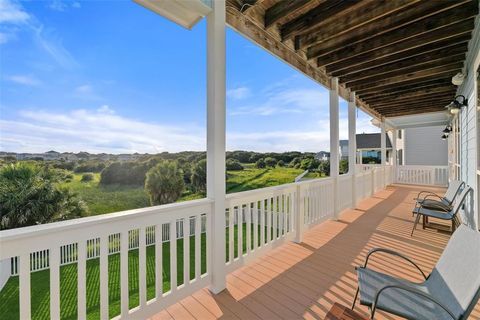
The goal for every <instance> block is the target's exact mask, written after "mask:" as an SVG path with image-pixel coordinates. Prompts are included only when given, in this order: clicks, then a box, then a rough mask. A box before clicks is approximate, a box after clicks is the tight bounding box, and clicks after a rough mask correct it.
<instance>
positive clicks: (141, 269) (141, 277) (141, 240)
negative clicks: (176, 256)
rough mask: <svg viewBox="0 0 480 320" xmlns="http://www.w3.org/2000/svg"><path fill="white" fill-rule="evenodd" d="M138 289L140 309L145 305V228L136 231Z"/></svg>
mask: <svg viewBox="0 0 480 320" xmlns="http://www.w3.org/2000/svg"><path fill="white" fill-rule="evenodd" d="M138 281H139V284H138V289H139V290H140V308H143V307H145V305H146V304H147V244H146V241H145V227H141V228H140V229H139V230H138Z"/></svg>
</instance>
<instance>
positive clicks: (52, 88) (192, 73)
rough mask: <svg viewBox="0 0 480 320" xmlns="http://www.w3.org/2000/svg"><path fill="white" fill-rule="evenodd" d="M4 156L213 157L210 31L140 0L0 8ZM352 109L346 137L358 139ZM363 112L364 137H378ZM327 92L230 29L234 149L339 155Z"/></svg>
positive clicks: (230, 142) (360, 128)
mask: <svg viewBox="0 0 480 320" xmlns="http://www.w3.org/2000/svg"><path fill="white" fill-rule="evenodd" d="M0 50H1V51H0V150H2V151H17V152H43V151H47V150H50V149H54V150H58V151H61V152H63V151H73V152H78V151H82V150H83V151H89V152H93V153H98V152H109V153H125V152H141V153H144V152H148V153H156V152H162V151H180V150H205V144H206V129H205V126H206V24H205V21H202V22H200V23H199V24H198V25H197V26H195V27H194V28H193V30H192V31H188V30H186V29H183V28H181V27H179V26H177V25H175V24H174V23H172V22H170V21H168V20H166V19H164V18H162V17H160V16H158V15H156V14H154V13H152V12H150V11H148V10H146V9H145V8H143V7H141V6H139V5H137V4H135V3H134V2H132V1H121V2H111V1H25V2H14V1H11V0H0ZM346 116H347V115H346V103H345V102H344V101H341V115H340V128H341V133H340V136H341V138H346V136H347V120H346ZM369 120H370V117H369V116H367V115H366V114H364V113H363V112H359V116H358V120H357V121H358V124H357V132H377V131H378V129H377V128H375V127H373V126H371V125H370V124H369ZM328 121H329V120H328V91H327V90H326V89H325V88H323V87H322V86H320V85H319V84H317V83H315V82H313V81H311V80H310V79H308V78H307V77H305V76H303V75H302V74H300V73H299V72H297V71H296V70H294V69H293V68H291V67H290V66H288V65H287V64H285V63H284V62H282V61H280V60H278V59H277V58H275V57H273V56H272V55H270V54H269V53H267V52H266V51H264V50H263V49H261V48H259V47H257V46H256V45H255V44H253V43H252V42H250V41H249V40H247V39H245V38H243V37H242V36H240V35H239V34H237V33H235V32H234V31H232V30H230V29H228V30H227V148H228V149H229V150H237V149H244V150H256V151H289V150H300V151H318V150H328V145H329V138H328V136H329V134H328V132H329V131H328V130H329V128H328Z"/></svg>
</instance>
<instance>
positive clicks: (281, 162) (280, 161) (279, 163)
mask: <svg viewBox="0 0 480 320" xmlns="http://www.w3.org/2000/svg"><path fill="white" fill-rule="evenodd" d="M277 167H285V162H284V161H283V160H279V161H278V162H277Z"/></svg>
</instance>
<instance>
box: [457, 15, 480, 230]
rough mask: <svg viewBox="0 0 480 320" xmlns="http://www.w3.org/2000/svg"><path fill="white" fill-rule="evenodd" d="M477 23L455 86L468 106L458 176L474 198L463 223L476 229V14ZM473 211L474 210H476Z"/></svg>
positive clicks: (479, 39) (479, 52)
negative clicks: (461, 77) (461, 79)
mask: <svg viewBox="0 0 480 320" xmlns="http://www.w3.org/2000/svg"><path fill="white" fill-rule="evenodd" d="M475 23H476V26H475V30H474V32H473V35H472V36H473V37H472V40H471V41H470V43H469V50H468V54H467V59H466V62H465V70H466V73H467V78H466V80H465V81H464V83H463V84H462V85H461V86H460V87H459V88H458V91H457V94H458V95H464V96H465V97H466V98H467V99H468V107H467V108H463V109H462V112H461V113H460V115H459V117H460V130H461V132H460V135H461V149H460V157H461V162H460V164H461V178H462V179H463V180H464V181H465V182H466V183H467V184H468V185H470V186H471V187H473V189H474V190H475V192H474V197H473V198H470V199H469V202H468V203H467V205H466V206H465V210H464V212H463V213H462V220H463V222H464V223H466V224H468V225H470V226H472V227H476V228H478V227H479V225H478V221H479V217H478V212H479V210H478V205H477V204H476V202H477V187H478V183H477V145H476V143H477V140H476V139H477V127H476V124H477V118H476V117H477V115H476V109H477V101H476V100H477V99H476V70H477V68H478V66H479V62H480V29H479V27H480V26H479V24H480V18H479V17H478V16H477V19H476V21H475ZM475 212H476V213H475Z"/></svg>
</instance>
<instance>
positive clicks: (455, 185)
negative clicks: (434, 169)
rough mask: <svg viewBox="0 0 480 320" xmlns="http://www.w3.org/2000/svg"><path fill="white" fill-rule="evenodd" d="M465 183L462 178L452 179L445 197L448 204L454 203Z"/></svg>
mask: <svg viewBox="0 0 480 320" xmlns="http://www.w3.org/2000/svg"><path fill="white" fill-rule="evenodd" d="M464 184H465V183H464V182H463V181H460V180H452V181H450V183H449V185H448V189H447V192H445V196H444V197H443V198H444V199H445V200H447V202H448V204H450V205H451V204H452V203H453V200H455V197H456V196H457V194H458V193H459V191H460V188H461V187H462V186H463V185H464Z"/></svg>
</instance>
